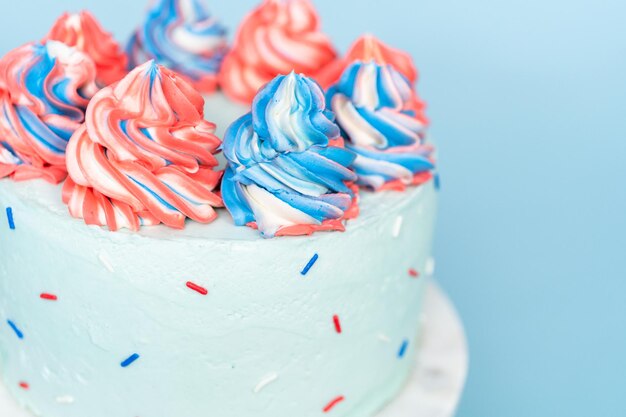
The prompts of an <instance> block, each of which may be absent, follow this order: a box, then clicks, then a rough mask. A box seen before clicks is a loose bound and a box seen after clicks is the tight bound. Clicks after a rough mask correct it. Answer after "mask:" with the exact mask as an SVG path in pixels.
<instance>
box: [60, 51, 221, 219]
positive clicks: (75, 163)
mask: <svg viewBox="0 0 626 417" xmlns="http://www.w3.org/2000/svg"><path fill="white" fill-rule="evenodd" d="M203 106H204V100H203V99H202V96H201V95H200V94H199V93H198V92H197V91H196V90H194V89H193V87H192V86H191V85H190V84H188V83H187V82H186V81H184V80H183V79H181V78H180V77H179V76H178V75H177V74H176V73H174V72H173V71H170V70H168V69H166V68H164V67H162V66H160V65H156V64H155V63H154V62H153V61H150V62H148V63H146V64H144V65H141V66H140V67H137V68H136V69H135V70H133V71H132V72H130V73H129V74H128V75H127V76H126V77H125V78H123V79H122V80H121V81H119V82H118V83H116V84H113V85H111V86H109V87H106V88H104V89H102V90H101V91H100V92H98V94H96V95H95V96H94V98H93V99H92V100H91V102H90V103H89V107H88V108H87V115H86V122H85V124H84V125H83V126H82V127H81V128H80V129H79V130H78V131H77V132H76V133H75V134H74V136H72V139H71V140H70V143H69V146H68V149H67V168H68V172H69V178H68V179H67V181H66V183H65V186H64V189H63V201H64V202H65V203H66V204H67V205H68V207H69V211H70V213H71V215H72V216H74V217H76V218H82V219H84V220H85V222H86V223H87V224H89V225H98V226H108V228H109V230H111V231H116V230H118V229H120V228H128V229H131V230H134V231H137V230H139V228H140V226H149V225H156V224H160V223H163V224H165V225H167V226H170V227H173V228H177V229H180V228H183V227H184V225H185V220H186V219H187V218H189V219H192V220H195V221H197V222H200V223H209V222H211V221H213V220H214V219H215V218H216V217H217V213H216V211H215V210H214V208H215V207H223V204H222V201H221V198H220V196H219V195H218V193H217V192H216V191H215V189H216V187H217V186H218V184H219V182H220V179H221V176H222V172H219V171H216V170H215V168H216V167H217V165H218V161H217V160H216V158H215V156H214V154H215V153H216V152H217V151H218V148H219V147H220V145H221V141H220V140H219V139H218V138H217V137H216V136H215V135H214V133H213V132H214V130H215V125H214V124H212V123H209V122H207V121H205V120H204V115H203Z"/></svg>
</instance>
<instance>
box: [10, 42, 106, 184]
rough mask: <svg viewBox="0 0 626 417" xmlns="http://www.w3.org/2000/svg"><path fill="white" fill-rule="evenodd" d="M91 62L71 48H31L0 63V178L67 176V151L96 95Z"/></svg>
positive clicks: (59, 45) (50, 45) (48, 45)
mask: <svg viewBox="0 0 626 417" xmlns="http://www.w3.org/2000/svg"><path fill="white" fill-rule="evenodd" d="M95 77H96V67H95V64H94V62H93V61H92V59H91V58H89V57H88V56H87V55H85V54H83V53H82V52H79V51H78V50H76V49H74V48H70V47H68V46H67V45H65V44H63V43H60V42H54V41H48V42H46V43H43V44H40V43H31V44H27V45H24V46H22V47H20V48H17V49H14V50H13V51H11V52H9V53H8V54H7V55H6V56H5V57H3V58H2V60H0V106H1V107H2V113H1V114H0V178H3V177H6V176H11V178H13V179H14V180H16V181H20V180H28V179H34V178H42V179H44V180H46V181H48V182H51V183H58V182H61V181H62V180H63V179H64V178H65V176H66V175H67V171H66V168H65V148H66V146H67V141H68V140H69V139H70V136H72V134H73V133H74V131H75V130H76V129H78V127H79V126H80V124H81V123H82V122H83V121H84V118H85V108H86V107H87V103H88V102H89V99H90V98H91V97H92V96H93V95H94V94H95V93H96V91H97V90H98V87H97V86H96V83H95Z"/></svg>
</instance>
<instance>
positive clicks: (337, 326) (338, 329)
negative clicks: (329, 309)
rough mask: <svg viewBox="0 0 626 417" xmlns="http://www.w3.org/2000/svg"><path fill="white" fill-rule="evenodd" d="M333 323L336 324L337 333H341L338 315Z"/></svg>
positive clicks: (334, 317)
mask: <svg viewBox="0 0 626 417" xmlns="http://www.w3.org/2000/svg"><path fill="white" fill-rule="evenodd" d="M333 323H335V330H336V331H337V333H341V322H340V321H339V316H338V315H336V314H335V315H334V316H333Z"/></svg>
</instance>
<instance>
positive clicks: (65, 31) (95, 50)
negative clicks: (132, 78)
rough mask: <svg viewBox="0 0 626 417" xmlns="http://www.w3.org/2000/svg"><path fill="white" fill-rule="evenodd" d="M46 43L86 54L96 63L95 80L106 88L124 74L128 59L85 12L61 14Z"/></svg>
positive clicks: (90, 15)
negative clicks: (48, 41) (51, 41)
mask: <svg viewBox="0 0 626 417" xmlns="http://www.w3.org/2000/svg"><path fill="white" fill-rule="evenodd" d="M45 40H55V41H60V42H63V43H64V44H66V45H69V46H73V47H75V48H76V49H78V50H80V51H82V52H84V53H86V54H87V55H89V56H90V57H91V59H93V61H94V62H95V64H96V71H97V81H98V84H100V85H101V86H106V85H109V84H112V83H114V82H116V81H119V80H121V79H122V77H124V75H126V74H127V72H128V71H126V67H127V65H128V58H127V56H126V54H125V53H124V52H123V51H122V50H121V48H120V45H119V44H118V43H117V42H116V41H115V39H113V36H111V34H110V33H108V32H106V31H105V30H104V29H103V28H102V26H101V25H100V23H98V21H97V20H96V18H95V17H94V16H93V15H92V14H91V13H89V12H88V11H82V12H80V13H76V14H70V13H64V14H63V15H62V16H61V17H59V19H58V20H57V21H56V23H55V24H54V26H53V27H52V29H51V30H50V32H48V34H47V35H46V37H45V38H44V41H45Z"/></svg>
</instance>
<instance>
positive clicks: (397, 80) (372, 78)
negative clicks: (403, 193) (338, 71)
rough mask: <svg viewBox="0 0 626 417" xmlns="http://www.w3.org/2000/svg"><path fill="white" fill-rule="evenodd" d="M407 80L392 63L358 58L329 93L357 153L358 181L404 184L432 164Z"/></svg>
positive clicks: (348, 141) (374, 184)
mask: <svg viewBox="0 0 626 417" xmlns="http://www.w3.org/2000/svg"><path fill="white" fill-rule="evenodd" d="M414 94H415V93H414V92H413V90H412V88H411V84H410V82H409V81H408V80H407V79H406V78H405V77H404V76H403V75H402V74H400V73H399V72H398V71H397V70H395V69H394V68H393V67H392V66H390V65H379V64H377V63H375V62H368V63H364V62H361V61H356V62H354V63H353V64H352V65H350V66H349V67H348V68H347V69H346V70H345V72H344V73H343V75H342V76H341V79H340V80H339V82H338V83H337V84H336V85H334V86H333V87H331V88H330V89H329V91H328V93H327V101H328V105H329V106H330V107H331V109H332V110H333V112H334V113H335V115H336V117H337V123H338V124H339V126H340V127H341V131H342V135H343V136H344V138H345V139H346V147H347V148H348V149H350V150H352V151H354V152H355V153H356V154H357V157H356V160H355V162H354V165H353V167H354V170H355V171H356V173H357V175H358V180H357V183H358V184H359V185H362V186H365V187H368V188H372V189H375V190H379V189H381V188H384V187H385V185H386V184H389V183H396V184H399V185H400V186H402V187H404V186H407V185H411V184H416V183H417V182H418V180H417V178H420V174H424V173H428V172H429V171H431V170H432V169H433V168H434V164H433V162H432V159H431V155H432V153H433V147H432V146H430V145H427V144H425V143H424V142H425V131H426V125H425V124H424V122H423V121H421V120H419V119H418V118H417V117H416V114H415V111H414V110H413V107H412V105H413V103H414V102H415V95H414Z"/></svg>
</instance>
